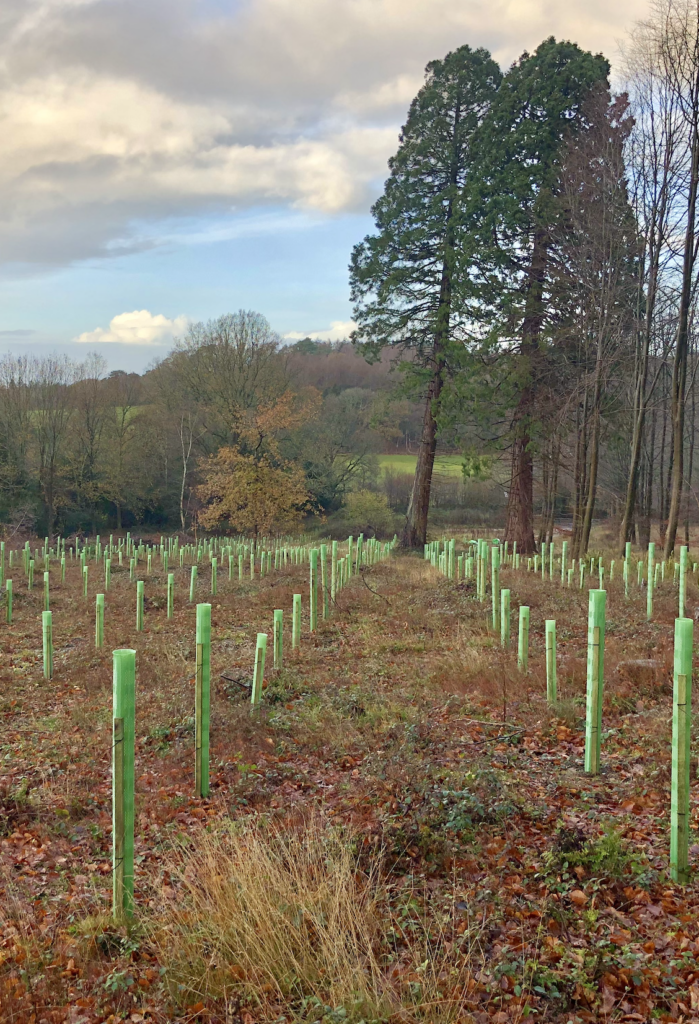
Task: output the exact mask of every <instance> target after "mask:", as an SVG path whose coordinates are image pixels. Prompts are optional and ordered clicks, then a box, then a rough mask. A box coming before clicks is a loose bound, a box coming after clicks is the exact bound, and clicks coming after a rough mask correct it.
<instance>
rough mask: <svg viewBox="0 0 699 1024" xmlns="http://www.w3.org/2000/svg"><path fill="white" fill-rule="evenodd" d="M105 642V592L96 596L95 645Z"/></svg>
mask: <svg viewBox="0 0 699 1024" xmlns="http://www.w3.org/2000/svg"><path fill="white" fill-rule="evenodd" d="M103 643H104V594H97V596H96V597H95V647H101V646H102V645H103Z"/></svg>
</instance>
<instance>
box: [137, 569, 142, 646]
mask: <svg viewBox="0 0 699 1024" xmlns="http://www.w3.org/2000/svg"><path fill="white" fill-rule="evenodd" d="M136 629H137V630H138V632H139V633H140V632H141V631H142V630H143V580H138V582H137V583H136Z"/></svg>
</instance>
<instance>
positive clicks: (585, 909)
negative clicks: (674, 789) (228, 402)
mask: <svg viewBox="0 0 699 1024" xmlns="http://www.w3.org/2000/svg"><path fill="white" fill-rule="evenodd" d="M618 564H619V563H617V565H618ZM307 569H308V567H307V565H299V566H289V567H287V568H285V569H281V570H279V571H276V572H273V573H270V575H269V576H267V577H265V578H264V579H259V578H257V579H256V580H255V581H250V580H249V579H248V580H245V581H243V582H238V580H233V581H229V580H228V579H227V576H226V575H224V573H220V575H219V592H218V594H217V595H216V597H215V598H212V599H211V603H212V637H213V643H212V669H211V680H212V684H211V690H212V717H211V723H212V724H211V729H212V733H211V795H210V797H209V798H208V799H204V800H202V799H196V798H195V797H194V795H193V790H194V737H193V714H194V696H193V695H194V686H193V675H194V657H195V642H194V624H195V609H194V605H192V604H190V603H189V601H188V590H189V568H188V566H187V567H185V568H184V569H179V568H177V569H175V570H174V572H175V577H176V590H175V595H176V596H175V612H174V617H173V618H172V619H171V620H168V619H167V618H166V612H165V592H166V580H165V577H164V575H163V574H162V572H160V571H159V570H158V568H157V567H156V566H155V565H154V568H153V573H152V575H151V576H146V575H145V573H143V571H142V570H140V571H139V575H140V576H141V578H145V592H146V610H145V628H144V631H143V632H140V633H139V632H136V630H135V603H136V602H135V584H134V583H133V582H131V581H130V580H129V574H128V570H127V569H121V570H120V569H119V567H115V568H114V570H113V577H112V586H111V588H110V590H109V591H108V593H107V595H106V602H105V620H104V633H105V646H104V647H103V648H102V649H101V650H97V649H95V646H94V604H95V593H96V592H97V591H101V590H102V586H101V580H98V579H97V577H98V570H97V569H95V570H94V572H93V573H92V575H93V579H91V581H90V586H89V596H88V598H87V600H85V599H84V598H83V597H82V590H81V583H80V579H79V569H78V567H77V566H76V565H75V563H72V564H71V563H69V564H68V567H67V576H66V582H65V583H64V584H61V582H60V575H59V572H58V569H57V567H56V564H55V563H53V564H52V570H51V572H52V582H51V606H52V609H53V620H54V621H53V632H54V644H55V674H54V678H53V679H51V680H45V679H44V678H43V676H42V637H41V624H40V620H41V609H42V599H43V595H42V591H41V587H40V586H36V587H35V589H34V590H32V591H31V592H28V591H27V588H26V584H25V582H24V581H23V579H22V576H21V573H20V572H19V570H18V569H17V568H15V569H14V577H15V597H14V621H13V624H12V625H11V626H7V625H6V624H4V622H3V624H2V625H0V645H1V648H2V654H3V657H2V661H1V663H0V714H1V715H2V718H1V721H2V736H1V740H2V746H1V747H0V758H2V764H3V772H2V790H1V793H0V801H1V802H0V1007H2V1012H1V1013H0V1019H2V1021H3V1024H4V1022H5V1021H7V1022H13V1024H15V1022H16V1024H30V1022H32V1024H44V1022H46V1024H54V1022H56V1024H58V1022H67V1024H93V1022H94V1024H96V1022H102V1021H109V1022H110V1024H116V1022H117V1021H122V1020H124V1021H126V1020H129V1021H133V1022H137V1024H138V1022H147V1021H152V1022H158V1024H159V1022H163V1024H164V1022H166V1021H175V1022H182V1024H185V1022H194V1021H206V1022H210V1024H236V1022H240V1024H273V1022H276V1024H281V1022H287V1024H301V1022H311V1021H315V1022H323V1024H339V1022H347V1024H360V1022H361V1021H364V1022H365V1024H369V1022H377V1024H384V1022H385V1024H388V1022H391V1024H398V1022H401V1024H403V1022H405V1024H411V1022H416V1024H417V1022H424V1024H432V1022H435V1024H447V1022H450V1024H488V1022H493V1024H507V1022H510V1021H512V1022H519V1021H521V1020H524V1019H533V1020H536V1021H555V1022H561V1024H563V1022H568V1021H573V1022H576V1024H577V1022H582V1021H598V1020H607V1019H608V1020H610V1021H611V1020H625V1021H639V1022H641V1021H650V1020H655V1019H658V1020H666V1021H680V1020H683V1021H690V1020H693V1019H695V1018H699V970H697V967H696V960H697V954H698V953H699V917H698V914H697V910H698V899H697V897H698V895H699V890H698V888H697V884H696V882H695V881H694V879H692V881H691V882H690V884H688V885H686V886H678V885H675V884H673V883H672V881H671V880H670V878H669V875H668V845H669V780H670V734H669V730H670V726H669V716H670V713H671V701H672V696H671V693H672V682H671V677H672V631H673V622H674V617H675V615H676V608H677V590H676V587H675V585H674V584H673V583H672V582H671V581H670V580H669V579H668V581H667V582H665V583H663V584H661V586H660V587H659V589H658V591H657V594H656V599H655V610H654V619H653V621H652V622H650V623H647V622H646V615H645V607H646V605H645V590H644V589H641V588H638V587H637V586H636V585H635V576H634V575H633V574H632V586H631V592H630V597H629V599H628V600H626V599H625V597H624V592H623V585H622V583H621V580H620V578H619V576H620V574H619V572H618V571H617V577H616V578H615V580H614V581H613V582H612V583H610V584H608V611H607V639H606V654H605V695H604V711H603V714H604V718H603V727H604V735H603V743H602V765H603V768H602V771H601V773H600V775H598V776H589V775H586V774H585V773H584V772H583V762H582V755H583V746H584V721H583V719H584V701H585V680H586V636H587V589H586V587H587V584H586V587H585V589H584V590H580V589H579V588H578V587H577V586H575V587H572V588H570V589H568V588H567V587H562V586H561V585H560V583H559V582H558V581H556V580H553V581H550V580H546V581H542V579H541V578H540V576H536V575H535V574H534V573H532V572H526V571H524V570H521V571H519V572H515V571H513V570H512V569H510V568H503V570H502V574H501V576H502V585H503V586H505V587H509V588H510V590H511V597H512V608H513V623H514V622H516V609H517V606H518V605H519V604H524V605H527V606H529V607H530V609H531V629H530V657H529V667H528V671H527V672H520V671H519V670H518V668H517V652H516V638H515V642H514V643H513V645H512V646H511V647H510V648H508V649H505V650H503V649H501V647H500V642H499V638H498V637H497V636H496V635H495V634H494V632H493V631H492V629H491V627H490V624H489V620H490V614H489V603H488V602H486V603H485V604H482V603H480V602H479V601H477V600H476V599H475V588H474V584H473V582H472V581H471V580H465V581H461V582H458V583H457V582H455V581H453V580H448V579H446V578H444V577H443V576H442V575H440V574H439V573H438V572H437V571H436V570H435V569H434V568H432V567H431V566H430V565H429V563H427V562H425V561H424V560H423V559H421V558H419V557H416V556H411V555H401V554H394V555H392V556H391V557H390V559H389V560H387V561H385V562H382V563H380V564H378V565H375V566H372V567H365V568H364V569H362V571H361V573H360V574H359V576H357V577H355V578H353V579H352V580H351V581H350V582H349V584H348V585H347V586H346V587H345V588H344V589H343V590H342V592H341V593H340V595H339V596H338V599H337V602H336V606H335V607H334V608H332V609H331V614H330V616H329V618H328V619H327V620H326V621H323V622H321V623H319V626H318V629H317V631H316V633H315V634H313V635H311V634H309V633H308V630H307V622H306V621H305V620H304V630H303V633H302V639H301V647H300V649H299V651H298V652H292V651H291V650H290V647H291V645H290V642H289V637H288V635H287V637H286V640H285V642H286V648H285V659H286V660H285V667H284V668H283V669H282V670H281V671H279V672H277V673H274V672H273V671H271V670H270V668H269V666H270V663H271V659H270V660H269V662H268V671H267V674H266V688H265V690H264V694H263V698H262V703H261V705H260V707H259V709H256V710H252V709H251V707H250V703H249V690H248V689H247V685H246V684H249V681H250V677H251V675H252V664H253V657H254V650H255V637H256V634H257V632H258V631H259V630H266V631H268V632H270V633H271V624H272V615H273V611H274V609H275V608H283V609H284V611H285V615H289V613H290V609H291V603H292V595H293V594H294V593H302V594H303V595H304V596H303V600H304V610H305V609H306V606H307V594H308V582H307ZM207 583H208V581H207V577H206V572H205V570H204V569H203V568H202V569H201V570H200V581H199V587H200V590H199V593H198V595H197V600H198V601H207V600H209V595H208V593H207ZM698 605H699V591H698V590H697V586H696V580H695V579H694V578H692V579H690V581H689V585H688V609H689V610H688V614H689V615H691V616H693V615H694V611H695V608H696V607H697V606H698ZM289 617H290V616H289ZM547 618H555V619H556V620H557V623H558V688H559V703H558V706H557V707H556V708H555V709H552V708H549V707H547V704H546V701H545V663H544V620H545V619H547ZM287 624H288V620H287ZM515 632H516V630H515ZM117 647H133V648H134V649H135V650H136V652H137V655H136V657H137V662H136V663H137V698H136V716H137V726H136V763H137V771H136V914H135V918H134V922H133V924H132V925H131V926H130V927H129V928H127V927H126V926H125V925H124V924H122V923H115V922H113V921H112V919H111V916H110V910H111V774H110V759H111V742H112V738H111V714H112V658H111V651H112V649H113V648H117ZM697 796H699V786H698V784H697V782H696V779H695V772H694V770H693V771H692V808H693V814H694V819H693V823H695V822H696V810H697V808H696V800H697ZM697 853H699V846H695V847H693V849H692V858H693V859H696V855H697Z"/></svg>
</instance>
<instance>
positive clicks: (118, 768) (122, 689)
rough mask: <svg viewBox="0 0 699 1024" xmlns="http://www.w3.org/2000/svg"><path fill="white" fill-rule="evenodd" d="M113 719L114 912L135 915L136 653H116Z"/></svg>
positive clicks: (115, 913) (114, 657)
mask: <svg viewBox="0 0 699 1024" xmlns="http://www.w3.org/2000/svg"><path fill="white" fill-rule="evenodd" d="M113 664H114V676H113V679H114V683H113V685H114V690H113V712H112V713H113V719H112V887H113V888H112V912H113V914H114V918H115V920H117V921H119V920H121V919H122V918H123V917H131V916H132V914H133V906H134V902H133V865H134V857H133V846H134V774H135V773H134V768H135V764H134V761H135V758H134V745H135V735H136V728H135V726H136V723H135V711H136V652H135V651H130V650H120V651H114V654H113Z"/></svg>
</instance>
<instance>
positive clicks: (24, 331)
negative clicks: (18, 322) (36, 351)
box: [0, 327, 36, 338]
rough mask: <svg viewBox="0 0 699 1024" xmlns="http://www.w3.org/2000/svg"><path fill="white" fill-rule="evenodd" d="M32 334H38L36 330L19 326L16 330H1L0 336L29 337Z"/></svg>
mask: <svg viewBox="0 0 699 1024" xmlns="http://www.w3.org/2000/svg"><path fill="white" fill-rule="evenodd" d="M32 334H36V331H33V330H30V329H29V328H24V327H19V328H18V329H17V330H15V331H0V338H28V337H29V336H30V335H32Z"/></svg>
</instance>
